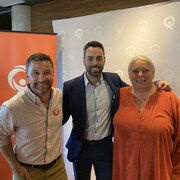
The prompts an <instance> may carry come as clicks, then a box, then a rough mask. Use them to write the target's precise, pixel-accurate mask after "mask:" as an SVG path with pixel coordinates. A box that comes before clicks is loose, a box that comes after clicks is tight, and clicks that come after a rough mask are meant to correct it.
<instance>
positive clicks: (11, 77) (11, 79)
mask: <svg viewBox="0 0 180 180" xmlns="http://www.w3.org/2000/svg"><path fill="white" fill-rule="evenodd" d="M19 72H26V68H25V66H15V67H14V68H13V69H12V70H11V71H10V72H9V74H8V83H9V85H10V86H11V88H12V89H14V90H17V91H18V92H20V91H22V90H24V88H25V86H26V84H27V82H26V80H25V79H20V80H19V82H16V81H15V78H14V77H15V75H17V74H18V73H19Z"/></svg>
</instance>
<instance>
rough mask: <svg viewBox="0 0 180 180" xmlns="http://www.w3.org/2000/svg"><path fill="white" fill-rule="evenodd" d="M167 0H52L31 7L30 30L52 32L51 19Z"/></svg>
mask: <svg viewBox="0 0 180 180" xmlns="http://www.w3.org/2000/svg"><path fill="white" fill-rule="evenodd" d="M165 1H168V0H54V1H51V2H47V3H42V4H36V5H33V6H32V7H31V12H32V17H31V18H32V32H44V33H52V32H53V28H52V20H57V19H66V18H72V17H79V16H84V15H90V14H95V13H100V12H106V11H112V10H118V9H126V8H131V7H138V6H143V5H148V4H154V3H161V2H165Z"/></svg>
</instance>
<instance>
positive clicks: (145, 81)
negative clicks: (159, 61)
mask: <svg viewBox="0 0 180 180" xmlns="http://www.w3.org/2000/svg"><path fill="white" fill-rule="evenodd" d="M154 73H155V69H154V66H153V64H152V63H151V62H149V61H148V60H145V59H136V60H135V61H133V62H132V63H130V65H129V79H130V80H131V83H132V85H133V87H134V89H136V90H149V89H150V88H151V87H152V81H153V78H154Z"/></svg>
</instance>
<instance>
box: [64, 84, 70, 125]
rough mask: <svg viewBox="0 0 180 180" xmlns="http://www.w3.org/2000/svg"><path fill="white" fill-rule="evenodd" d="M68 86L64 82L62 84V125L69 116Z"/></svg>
mask: <svg viewBox="0 0 180 180" xmlns="http://www.w3.org/2000/svg"><path fill="white" fill-rule="evenodd" d="M66 86H68V85H67V84H66V83H64V84H63V125H64V124H65V123H66V122H67V121H68V119H69V117H70V112H71V111H70V106H69V97H70V96H69V95H68V88H67V87H66Z"/></svg>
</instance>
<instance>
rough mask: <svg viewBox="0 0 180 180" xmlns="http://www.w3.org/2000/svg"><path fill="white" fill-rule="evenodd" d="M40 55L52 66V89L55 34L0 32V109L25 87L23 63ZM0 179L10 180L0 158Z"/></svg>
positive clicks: (4, 163)
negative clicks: (42, 54)
mask: <svg viewBox="0 0 180 180" xmlns="http://www.w3.org/2000/svg"><path fill="white" fill-rule="evenodd" d="M37 52H42V53H45V54H47V55H49V56H50V57H51V59H52V60H53V62H54V71H55V73H54V74H55V77H54V84H53V86H54V87H55V86H56V34H40V33H38V34H35V33H26V32H0V89H1V90H0V106H1V104H2V103H3V102H4V101H6V100H7V99H9V98H11V97H12V96H14V95H15V94H16V93H18V92H19V91H21V90H23V89H24V87H25V86H26V84H27V79H26V73H25V62H26V59H27V58H28V57H29V56H30V55H31V54H34V53H37ZM0 179H2V180H10V179H12V172H11V169H10V167H9V166H8V164H7V163H6V161H5V159H4V158H3V157H2V155H1V154H0Z"/></svg>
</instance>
